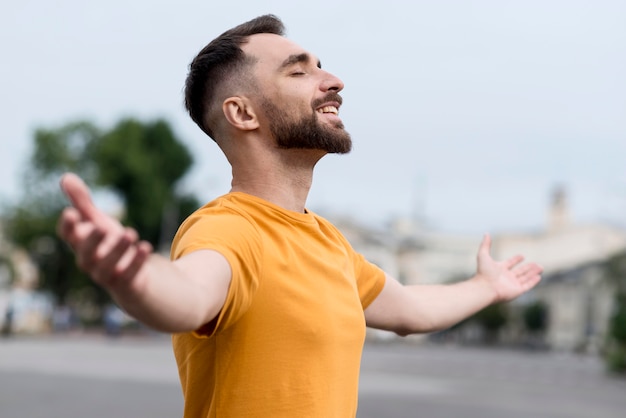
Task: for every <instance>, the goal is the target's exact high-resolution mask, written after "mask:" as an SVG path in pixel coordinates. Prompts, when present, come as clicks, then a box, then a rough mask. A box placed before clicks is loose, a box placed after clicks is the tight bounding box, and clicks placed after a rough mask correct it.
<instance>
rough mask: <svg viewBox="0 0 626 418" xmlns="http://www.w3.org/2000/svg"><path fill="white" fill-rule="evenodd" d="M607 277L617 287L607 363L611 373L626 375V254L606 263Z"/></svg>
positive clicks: (606, 354)
mask: <svg viewBox="0 0 626 418" xmlns="http://www.w3.org/2000/svg"><path fill="white" fill-rule="evenodd" d="M605 275H606V277H607V279H608V280H609V281H610V282H611V283H612V284H613V285H614V287H615V305H614V311H613V315H612V316H611V319H610V321H609V327H608V336H607V345H606V350H605V361H606V365H607V367H608V369H609V370H610V371H613V372H618V373H626V252H624V253H621V254H618V255H616V256H614V257H612V258H610V259H609V260H608V261H607V262H606V264H605Z"/></svg>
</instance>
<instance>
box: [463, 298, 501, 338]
mask: <svg viewBox="0 0 626 418" xmlns="http://www.w3.org/2000/svg"><path fill="white" fill-rule="evenodd" d="M508 319H509V310H508V305H507V304H506V303H497V304H493V305H489V306H487V307H486V308H484V309H483V310H481V311H479V312H477V313H476V314H475V315H474V316H473V317H472V318H470V321H473V322H474V323H476V324H478V325H479V326H480V327H481V328H482V329H483V330H484V331H485V342H486V343H488V344H495V343H496V342H497V341H498V333H499V332H500V330H501V329H502V328H504V326H505V325H506V324H507V322H508Z"/></svg>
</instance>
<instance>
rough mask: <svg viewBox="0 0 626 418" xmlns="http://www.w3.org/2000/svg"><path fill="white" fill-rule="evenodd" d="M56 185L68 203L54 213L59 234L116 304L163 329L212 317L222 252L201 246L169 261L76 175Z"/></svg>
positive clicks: (223, 266)
mask: <svg viewBox="0 0 626 418" xmlns="http://www.w3.org/2000/svg"><path fill="white" fill-rule="evenodd" d="M61 188H62V190H63V192H64V193H65V194H66V196H67V197H68V199H69V200H70V203H71V206H70V207H67V208H65V210H64V211H63V213H62V214H61V217H60V218H59V222H58V228H57V229H58V234H59V236H60V237H61V238H62V239H63V240H65V241H66V242H67V243H68V244H69V245H70V247H71V248H72V249H73V250H74V252H75V254H76V261H77V264H78V266H79V267H80V268H81V269H82V270H83V271H85V272H86V273H88V274H89V275H90V276H91V278H92V279H93V281H94V282H96V283H97V284H99V285H100V286H102V287H103V288H104V289H105V290H107V291H108V292H109V293H110V294H111V296H112V297H113V299H114V300H115V301H116V302H117V303H118V304H119V305H120V307H121V308H122V309H124V310H125V311H126V312H128V313H129V314H130V315H132V316H133V317H135V318H136V319H138V320H139V321H141V322H143V323H144V324H146V325H148V326H150V327H152V328H154V329H156V330H159V331H164V332H184V331H191V330H195V329H198V328H199V327H200V326H202V325H204V324H206V323H208V322H210V321H211V320H212V319H213V318H215V316H216V315H217V314H218V313H219V311H220V310H221V309H222V307H223V305H224V301H225V299H226V293H227V292H228V286H229V285H230V279H231V270H230V266H229V264H228V262H227V261H226V258H224V256H222V255H221V254H219V253H218V252H215V251H210V250H202V251H196V252H193V253H190V254H188V255H186V256H184V257H181V258H180V259H178V260H176V261H173V262H172V261H170V260H169V259H167V258H165V257H163V256H160V255H158V254H154V253H153V252H152V246H151V245H150V244H149V243H147V242H145V241H141V240H140V239H139V237H138V236H137V232H136V231H135V230H133V229H131V228H125V227H124V226H122V225H121V224H120V223H119V222H118V221H117V220H115V219H113V218H112V217H110V216H107V215H106V214H105V213H103V212H102V211H100V210H99V209H98V208H96V206H95V205H94V204H93V202H92V200H91V197H90V192H89V188H88V187H87V186H86V185H85V183H84V182H83V181H82V180H81V179H80V178H79V177H77V176H76V175H74V174H66V175H64V176H63V178H62V179H61Z"/></svg>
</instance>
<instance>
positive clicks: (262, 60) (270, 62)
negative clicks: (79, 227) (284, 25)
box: [242, 33, 317, 71]
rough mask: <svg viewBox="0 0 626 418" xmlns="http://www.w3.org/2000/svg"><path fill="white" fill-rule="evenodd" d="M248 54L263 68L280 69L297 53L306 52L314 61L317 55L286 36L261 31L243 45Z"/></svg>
mask: <svg viewBox="0 0 626 418" xmlns="http://www.w3.org/2000/svg"><path fill="white" fill-rule="evenodd" d="M242 49H243V51H244V52H245V53H246V55H251V56H253V57H255V58H256V59H257V66H258V68H259V69H263V70H272V69H273V70H276V71H279V70H280V69H281V66H282V65H283V63H285V60H287V59H289V57H293V56H296V55H301V54H306V55H308V56H309V57H310V58H311V59H312V60H313V61H314V62H317V57H315V56H313V55H312V54H310V53H309V52H308V51H306V50H305V49H304V48H302V47H301V46H300V45H298V44H296V43H295V42H293V41H291V40H289V39H287V38H285V37H284V36H279V35H274V34H269V33H259V34H256V35H252V36H250V37H249V38H248V42H247V43H245V44H243V45H242Z"/></svg>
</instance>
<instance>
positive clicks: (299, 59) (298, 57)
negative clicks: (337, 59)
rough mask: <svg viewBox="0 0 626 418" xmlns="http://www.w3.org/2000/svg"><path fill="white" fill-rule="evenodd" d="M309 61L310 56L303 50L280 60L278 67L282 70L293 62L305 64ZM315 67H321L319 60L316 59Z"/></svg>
mask: <svg viewBox="0 0 626 418" xmlns="http://www.w3.org/2000/svg"><path fill="white" fill-rule="evenodd" d="M310 61H311V56H310V55H309V54H307V53H306V52H303V53H301V54H292V55H289V56H288V57H287V59H286V60H284V61H283V62H282V64H280V67H279V68H280V69H281V70H282V69H285V68H287V67H289V66H291V65H294V64H298V63H304V64H306V63H308V62H310ZM317 68H322V63H321V62H320V61H319V60H318V61H317Z"/></svg>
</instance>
